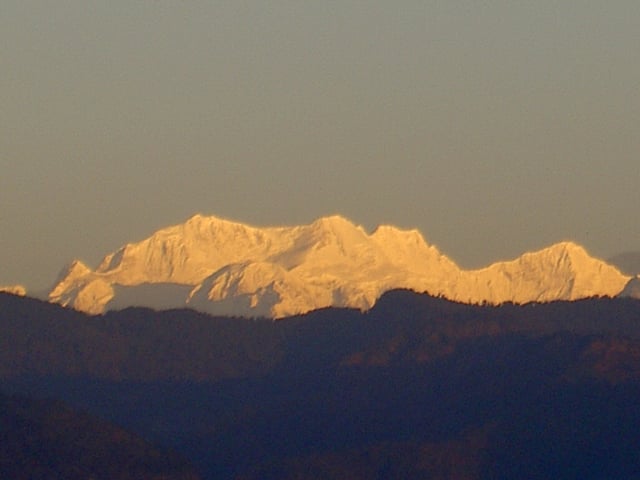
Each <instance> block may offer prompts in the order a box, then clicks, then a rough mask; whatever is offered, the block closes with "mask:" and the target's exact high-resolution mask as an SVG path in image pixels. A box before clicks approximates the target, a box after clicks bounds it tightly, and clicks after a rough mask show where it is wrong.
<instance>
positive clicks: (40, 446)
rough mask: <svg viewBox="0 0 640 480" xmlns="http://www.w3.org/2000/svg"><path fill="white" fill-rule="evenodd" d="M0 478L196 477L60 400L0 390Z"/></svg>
mask: <svg viewBox="0 0 640 480" xmlns="http://www.w3.org/2000/svg"><path fill="white" fill-rule="evenodd" d="M0 431H1V434H0V435H1V441H0V477H2V478H6V479H13V480H20V479H25V480H40V479H42V480H44V479H54V478H56V479H57V478H60V479H62V478H64V479H66V480H76V479H77V480H86V479H87V478H91V479H95V480H196V479H197V478H199V477H198V476H197V475H196V473H195V472H194V471H193V469H192V468H190V467H189V466H188V465H187V463H186V462H185V461H184V460H182V459H180V458H179V457H177V456H176V455H175V454H171V453H169V452H167V451H163V450H160V449H158V448H154V447H152V446H151V445H149V444H148V443H146V442H144V441H143V440H142V439H141V438H140V437H137V436H135V435H132V434H130V433H127V432H125V431H124V430H122V429H119V428H116V427H114V426H113V425H110V424H108V423H106V422H103V421H99V420H97V419H95V418H92V417H91V416H89V415H87V414H83V413H78V412H74V411H73V410H70V409H69V408H67V407H65V406H64V405H63V404H61V403H60V402H56V401H51V400H37V401H36V400H31V399H28V398H25V397H18V396H6V395H1V394H0Z"/></svg>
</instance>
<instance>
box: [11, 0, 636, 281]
mask: <svg viewBox="0 0 640 480" xmlns="http://www.w3.org/2000/svg"><path fill="white" fill-rule="evenodd" d="M639 22H640V2H638V1H637V0H612V1H610V2H603V1H601V0H579V1H560V0H556V1H549V0H537V1H521V2H514V1H512V0H508V1H507V0H505V1H498V0H486V1H479V0H468V1H456V0H443V1H435V0H434V1H429V0H420V1H414V0H406V1H398V2H390V1H387V0H384V1H380V0H366V1H364V0H363V1H349V0H342V1H331V0H326V1H322V2H318V1H306V0H295V1H279V0H270V1H258V0H256V1H241V0H237V1H224V2H223V1H214V0H207V1H202V0H193V1H191V0H136V1H133V2H132V1H130V0H127V1H123V0H109V1H94V0H59V1H56V2H51V1H49V0H40V1H37V0H35V1H34V0H3V1H2V2H0V171H1V173H0V206H1V208H0V285H2V284H18V283H19V284H23V285H26V286H27V288H28V289H29V290H30V291H44V290H47V289H48V288H50V287H51V286H52V284H53V283H54V281H55V279H56V277H57V275H58V273H59V272H60V270H61V269H62V268H63V267H64V266H65V265H66V264H68V263H69V262H70V261H71V260H73V259H76V258H78V259H81V260H83V261H85V262H87V263H88V264H89V265H90V266H92V267H95V266H96V265H97V264H98V263H99V260H100V259H101V258H102V257H103V256H104V255H105V254H107V253H109V252H111V251H113V250H116V249H117V248H118V247H120V246H121V245H123V244H125V243H127V242H131V241H139V240H142V239H143V238H146V237H147V236H149V235H150V234H151V233H153V232H154V231H156V230H158V229H160V228H162V227H165V226H168V225H173V224H177V223H181V222H183V221H185V220H186V219H187V218H189V217H190V216H192V215H193V214H195V213H202V214H208V215H216V216H220V217H223V218H228V219H233V220H238V221H241V222H244V223H249V224H252V225H257V226H266V225H295V224H302V223H310V222H312V221H313V220H314V219H316V218H318V217H321V216H325V215H330V214H336V213H338V214H341V215H343V216H345V217H347V218H349V219H350V220H352V221H353V222H354V223H356V224H359V225H362V226H364V227H365V228H366V229H368V230H371V229H373V228H375V226H376V225H378V224H393V225H396V226H398V227H401V228H418V229H419V230H420V231H421V232H422V233H423V235H424V237H425V239H426V240H427V242H429V243H430V244H435V245H436V246H437V247H438V248H439V249H440V250H441V251H442V252H443V253H445V254H446V255H448V256H449V257H451V258H452V259H453V260H454V261H456V262H457V263H458V264H460V265H461V266H463V267H466V268H475V267H481V266H485V265H488V264H489V263H491V262H494V261H496V260H503V259H510V258H514V257H516V256H518V255H520V254H521V253H523V252H525V251H528V250H535V249H540V248H544V247H546V246H548V245H551V244H553V243H555V242H558V241H562V240H573V241H576V242H578V243H580V244H582V245H583V246H585V248H587V250H588V251H589V252H590V253H591V254H593V255H595V256H598V257H601V258H607V257H609V256H611V255H614V254H617V253H621V252H625V251H634V250H640V222H639V220H638V211H639V209H638V207H639V206H640V188H639V185H640V87H639V86H640V62H639V61H638V54H639V52H640V28H638V25H640V23H639Z"/></svg>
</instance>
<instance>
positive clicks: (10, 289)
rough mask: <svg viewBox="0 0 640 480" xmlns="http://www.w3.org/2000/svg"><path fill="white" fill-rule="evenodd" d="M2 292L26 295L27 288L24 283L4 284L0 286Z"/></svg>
mask: <svg viewBox="0 0 640 480" xmlns="http://www.w3.org/2000/svg"><path fill="white" fill-rule="evenodd" d="M0 292H1V293H10V294H11V295H18V296H20V297H24V296H25V295H26V294H27V289H26V288H25V287H24V286H22V285H4V286H0Z"/></svg>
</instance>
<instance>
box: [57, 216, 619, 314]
mask: <svg viewBox="0 0 640 480" xmlns="http://www.w3.org/2000/svg"><path fill="white" fill-rule="evenodd" d="M629 279H630V278H629V277H627V276H624V275H622V274H621V273H620V272H619V271H618V270H616V269H615V268H614V267H611V266H609V265H607V264H606V263H604V262H602V261H601V260H598V259H595V258H592V257H590V256H589V255H588V253H587V252H586V251H585V250H584V248H582V247H580V246H579V245H576V244H573V243H570V242H564V243H559V244H557V245H553V246H551V247H549V248H546V249H544V250H540V251H538V252H533V253H526V254H524V255H523V256H521V257H520V258H518V259H516V260H513V261H510V262H500V263H496V264H493V265H491V266H489V267H487V268H484V269H481V270H473V271H465V270H461V269H460V268H459V267H458V266H457V265H456V264H455V263H454V262H452V261H451V260H450V259H448V258H447V257H446V256H444V255H443V254H442V253H440V252H439V251H438V249H437V248H436V247H434V246H433V245H429V244H427V242H426V241H425V240H424V238H423V237H422V235H421V234H420V232H418V231H416V230H409V231H406V230H399V229H397V228H395V227H392V226H386V225H385V226H380V227H378V228H377V229H376V230H375V231H374V232H373V233H371V234H369V233H367V232H366V231H365V230H364V229H363V228H362V227H360V226H357V225H354V224H353V223H351V222H350V221H348V220H346V219H345V218H342V217H340V216H337V215H334V216H330V217H324V218H320V219H318V220H316V221H315V222H313V223H311V224H309V225H302V226H293V227H267V228H256V227H252V226H248V225H244V224H241V223H237V222H232V221H228V220H224V219H221V218H217V217H205V216H202V215H196V216H194V217H192V218H190V219H189V220H187V221H186V222H185V223H183V224H180V225H175V226H172V227H168V228H165V229H162V230H159V231H158V232H156V233H154V234H153V235H151V236H150V237H149V238H147V239H145V240H143V241H141V242H138V243H130V244H127V245H125V246H123V247H122V248H120V249H119V250H118V251H116V252H114V253H111V254H109V255H107V256H106V257H105V258H104V259H103V261H102V262H101V263H100V265H99V266H98V268H97V269H96V270H95V271H93V270H91V269H90V268H88V267H87V266H86V265H84V264H82V263H81V262H79V261H75V262H73V263H72V264H71V265H70V266H69V267H68V268H67V269H65V270H64V271H63V272H62V274H61V276H60V278H59V281H58V282H57V284H56V285H55V286H54V288H53V289H52V291H51V292H50V294H49V298H50V300H51V301H53V302H56V303H60V304H63V305H68V306H72V307H74V308H76V309H78V310H83V311H85V312H89V313H100V312H103V311H104V310H106V309H110V308H122V307H124V306H127V305H139V306H150V307H155V308H169V307H181V306H190V307H192V308H195V309H197V310H202V311H206V312H210V313H216V314H225V315H243V316H247V315H249V316H269V317H274V318H279V317H283V316H287V315H292V314H296V313H303V312H307V311H309V310H313V309H316V308H322V307H327V306H341V307H355V308H360V309H367V308H370V307H371V306H373V304H374V303H375V301H376V299H377V298H378V297H379V296H380V295H381V294H382V293H384V292H385V291H387V290H390V289H393V288H409V289H413V290H416V291H419V292H429V293H431V294H433V295H442V296H445V297H447V298H450V299H452V300H459V301H464V302H473V303H481V302H489V303H502V302H506V301H512V302H519V303H524V302H529V301H550V300H558V299H567V300H573V299H577V298H583V297H589V296H596V295H607V296H613V295H616V294H618V293H619V292H620V291H621V290H623V288H624V287H625V285H626V284H627V282H628V281H629Z"/></svg>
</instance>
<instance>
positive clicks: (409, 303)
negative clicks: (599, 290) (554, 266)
mask: <svg viewBox="0 0 640 480" xmlns="http://www.w3.org/2000/svg"><path fill="white" fill-rule="evenodd" d="M0 342H3V344H2V346H1V347H2V348H1V349H0V372H1V375H0V381H1V383H2V384H3V385H4V386H5V388H11V389H13V390H14V391H17V390H19V391H23V392H28V393H30V394H31V395H47V396H55V397H57V398H61V399H63V400H65V401H66V402H69V403H70V404H72V405H74V406H78V407H82V408H85V409H87V410H89V411H91V412H93V413H95V414H98V415H100V416H101V417H103V418H106V419H108V420H110V421H114V422H116V423H117V424H120V425H124V426H126V427H127V428H131V429H133V430H134V431H136V432H138V433H140V434H141V435H143V436H144V437H145V438H149V439H151V440H153V441H154V442H159V443H161V444H163V445H167V446H172V447H175V448H177V449H178V450H179V451H180V452H182V453H183V454H185V455H187V456H188V457H189V459H191V460H192V461H193V462H194V463H195V464H197V465H198V466H199V468H200V469H201V470H202V472H203V473H204V474H205V476H206V478H284V479H286V478H292V479H293V478H296V479H305V478H309V479H312V478H354V479H357V478H398V479H400V478H402V479H407V478H451V479H458V478H471V479H480V478H492V479H493V478H504V479H507V478H576V479H601V478H637V476H638V475H639V474H640V457H639V456H638V455H637V451H638V450H639V449H640V433H638V432H640V410H639V409H638V408H637V405H638V404H639V403H640V301H638V300H633V299H628V298H617V299H611V298H600V299H598V298H594V299H587V300H581V301H577V302H554V303H549V304H534V303H532V304H527V305H512V304H505V305H502V306H500V307H492V306H470V305H466V304H458V303H452V302H449V301H446V300H443V299H440V298H433V297H430V296H427V295H418V294H415V293H412V292H409V291H403V290H400V291H393V292H389V293H388V294H386V295H384V296H383V297H382V298H381V299H380V301H379V302H378V303H377V304H376V306H375V307H374V308H373V309H372V310H371V311H369V312H366V313H361V312H359V311H356V310H345V309H342V310H341V309H325V310H319V311H315V312H311V313H309V314H306V315H302V316H297V317H292V318H287V319H285V320H282V321H277V322H273V321H268V320H246V319H238V318H236V319H228V318H216V317H208V316H206V315H203V314H199V313H196V312H193V311H189V310H175V311H167V312H154V311H151V310H145V309H128V310H124V311H121V312H112V313H109V314H107V315H105V316H97V317H88V316H85V315H82V314H79V313H77V312H75V311H72V310H66V309H62V308H60V307H56V306H54V305H51V304H47V303H43V302H38V301H35V300H32V299H28V298H18V297H11V296H8V295H6V296H0Z"/></svg>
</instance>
